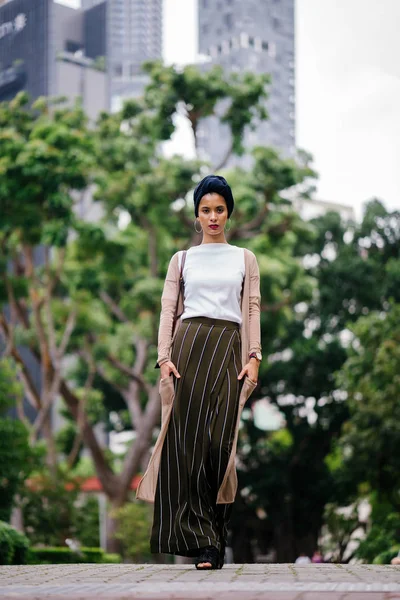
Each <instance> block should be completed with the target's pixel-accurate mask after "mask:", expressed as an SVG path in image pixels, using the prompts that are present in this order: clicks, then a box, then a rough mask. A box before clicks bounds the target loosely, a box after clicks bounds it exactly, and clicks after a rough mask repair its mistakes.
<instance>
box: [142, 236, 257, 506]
mask: <svg viewBox="0 0 400 600" xmlns="http://www.w3.org/2000/svg"><path fill="white" fill-rule="evenodd" d="M244 255H245V276H244V282H243V288H242V296H241V297H242V302H241V311H242V325H241V339H242V368H243V367H244V366H245V365H246V364H247V363H248V361H249V354H250V353H251V352H261V342H260V339H261V334H260V273H259V269H258V264H257V259H256V257H255V255H254V254H253V252H251V251H250V250H247V248H245V250H244ZM179 274H180V269H179V253H178V252H177V253H176V254H174V256H173V257H172V259H171V261H170V264H169V268H168V272H167V276H166V279H165V283H164V289H163V293H162V297H161V316H160V327H159V332H158V364H159V365H161V364H162V363H163V362H166V361H167V360H169V359H170V349H171V345H172V341H173V339H174V337H175V335H176V331H177V330H178V328H179V325H180V321H179V320H178V325H177V328H176V330H175V332H174V333H172V329H173V320H174V314H175V308H176V303H177V300H178V294H179ZM178 314H180V310H179V309H178ZM256 385H257V384H256V383H255V382H254V381H251V379H249V378H248V377H247V376H246V377H245V380H244V382H243V386H242V390H241V393H240V396H239V407H238V415H237V420H236V426H235V434H234V439H233V444H232V451H231V454H230V457H229V462H228V466H227V469H226V471H225V475H224V478H223V481H222V484H221V486H220V488H219V490H218V495H217V504H229V503H231V502H233V501H234V499H235V495H236V490H237V475H236V466H235V458H236V447H237V440H238V433H239V425H240V417H241V414H242V410H243V407H244V405H245V403H246V400H247V399H248V398H249V396H250V395H251V393H252V392H253V390H254V388H255V387H256ZM159 392H160V397H161V431H160V433H159V436H158V438H157V441H156V443H155V446H154V449H153V453H152V456H151V458H150V462H149V465H148V467H147V470H146V472H145V474H144V475H143V477H142V479H141V480H140V482H139V485H138V488H137V492H136V497H137V498H139V499H140V500H146V501H147V502H154V497H155V493H156V487H157V479H158V471H159V468H160V461H161V453H162V448H163V444H164V440H165V436H166V434H167V430H168V424H169V421H170V418H171V412H172V407H173V402H174V393H175V392H174V382H173V378H172V377H167V378H165V379H161V381H160V385H159Z"/></svg>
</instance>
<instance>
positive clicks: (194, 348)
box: [150, 317, 243, 556]
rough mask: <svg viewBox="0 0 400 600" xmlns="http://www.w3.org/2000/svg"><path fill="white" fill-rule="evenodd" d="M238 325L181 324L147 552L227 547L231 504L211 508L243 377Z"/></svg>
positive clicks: (228, 447)
mask: <svg viewBox="0 0 400 600" xmlns="http://www.w3.org/2000/svg"><path fill="white" fill-rule="evenodd" d="M240 357H241V340H240V330H239V325H238V324H237V323H233V322H231V321H225V320H222V319H209V318H207V317H195V318H190V319H185V320H183V321H182V323H181V326H180V327H179V329H178V332H177V334H176V337H175V339H174V342H173V345H172V353H171V360H172V362H173V363H174V364H175V366H176V368H177V370H178V372H179V374H180V375H181V377H180V378H176V377H175V376H173V375H171V377H173V380H174V391H175V394H174V401H173V410H172V413H171V419H170V422H169V425H168V431H167V435H166V438H165V442H164V445H163V449H162V455H161V464H160V469H159V473H158V481H157V490H156V496H155V503H154V521H153V527H152V533H151V540H150V547H151V551H152V552H154V553H168V554H180V555H183V556H196V555H197V554H198V553H199V549H200V548H204V547H205V546H215V547H216V548H218V550H220V549H221V546H222V547H224V546H225V543H226V536H227V524H228V521H229V518H230V513H231V509H232V504H218V505H217V504H216V498H217V493H218V489H219V487H220V485H221V483H222V480H223V477H224V474H225V470H226V467H227V465H228V460H229V455H230V452H231V448H232V441H233V437H234V430H235V424H236V419H237V407H238V401H239V395H240V391H241V386H242V382H243V380H240V381H239V380H238V379H237V377H238V375H239V372H240V371H241V358H240Z"/></svg>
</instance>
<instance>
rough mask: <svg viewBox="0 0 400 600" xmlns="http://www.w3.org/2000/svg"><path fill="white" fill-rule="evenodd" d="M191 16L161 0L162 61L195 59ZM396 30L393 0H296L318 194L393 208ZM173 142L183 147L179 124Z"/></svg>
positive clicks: (304, 113) (399, 66)
mask: <svg viewBox="0 0 400 600" xmlns="http://www.w3.org/2000/svg"><path fill="white" fill-rule="evenodd" d="M71 1H74V0H71ZM241 1H242V2H244V1H245V0H241ZM196 16H197V0H164V58H165V60H166V61H167V62H175V63H182V62H192V61H193V60H195V58H196V54H197V21H196ZM399 31H400V0H296V103H297V104H296V138H297V140H296V141H297V146H298V147H301V148H304V149H305V150H307V151H309V152H311V154H313V156H314V159H315V168H316V170H317V171H318V172H319V175H320V178H319V182H318V193H317V195H318V197H319V198H320V199H323V200H330V201H336V202H343V203H345V204H353V205H354V206H355V207H356V208H357V212H358V213H359V212H360V207H361V205H362V203H363V202H364V201H365V200H367V199H369V198H371V197H373V196H377V197H379V198H382V200H384V202H385V204H386V206H387V207H388V208H392V209H394V208H400V173H399V171H400V60H399V58H400V35H399ZM174 147H175V149H178V148H181V149H182V150H183V151H185V150H187V148H188V147H189V142H188V138H187V136H186V135H185V132H184V131H183V132H182V133H181V134H180V135H179V136H177V139H176V142H175V144H174Z"/></svg>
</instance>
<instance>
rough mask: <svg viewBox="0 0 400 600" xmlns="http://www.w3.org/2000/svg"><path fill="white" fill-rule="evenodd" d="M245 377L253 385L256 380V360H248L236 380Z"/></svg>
mask: <svg viewBox="0 0 400 600" xmlns="http://www.w3.org/2000/svg"><path fill="white" fill-rule="evenodd" d="M245 375H247V377H248V378H249V379H251V380H252V381H254V383H257V380H258V362H257V361H256V360H250V361H249V362H248V363H247V365H245V366H244V367H243V369H242V370H241V371H240V373H239V375H238V379H242V378H243V377H244V376H245Z"/></svg>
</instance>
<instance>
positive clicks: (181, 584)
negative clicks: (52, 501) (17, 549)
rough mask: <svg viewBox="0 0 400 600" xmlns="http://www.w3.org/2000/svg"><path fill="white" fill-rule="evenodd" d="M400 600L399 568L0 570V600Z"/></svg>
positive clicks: (94, 567)
mask: <svg viewBox="0 0 400 600" xmlns="http://www.w3.org/2000/svg"><path fill="white" fill-rule="evenodd" d="M4 598H7V599H9V600H19V599H20V600H26V599H27V598H29V599H30V600H36V599H37V600H39V599H40V600H42V599H47V600H49V599H50V598H51V599H53V598H54V599H55V600H61V599H62V600H66V599H67V598H68V600H93V599H94V598H96V600H97V599H98V600H100V599H110V600H130V599H141V600H161V599H162V600H164V599H167V598H171V599H172V598H173V599H174V600H183V599H185V600H188V599H192V598H193V599H197V600H200V599H201V600H214V599H217V598H218V600H395V599H396V600H400V567H394V566H389V565H385V566H377V565H350V566H348V565H329V564H327V565H324V564H322V565H301V566H300V565H291V564H288V565H277V564H262V565H255V564H254V565H251V564H246V565H226V566H225V567H224V568H223V569H222V570H221V571H205V572H200V571H196V570H195V568H194V567H193V566H192V565H147V564H146V565H94V564H92V565H37V566H15V567H13V566H9V567H8V566H7V567H0V600H1V599H4Z"/></svg>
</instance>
